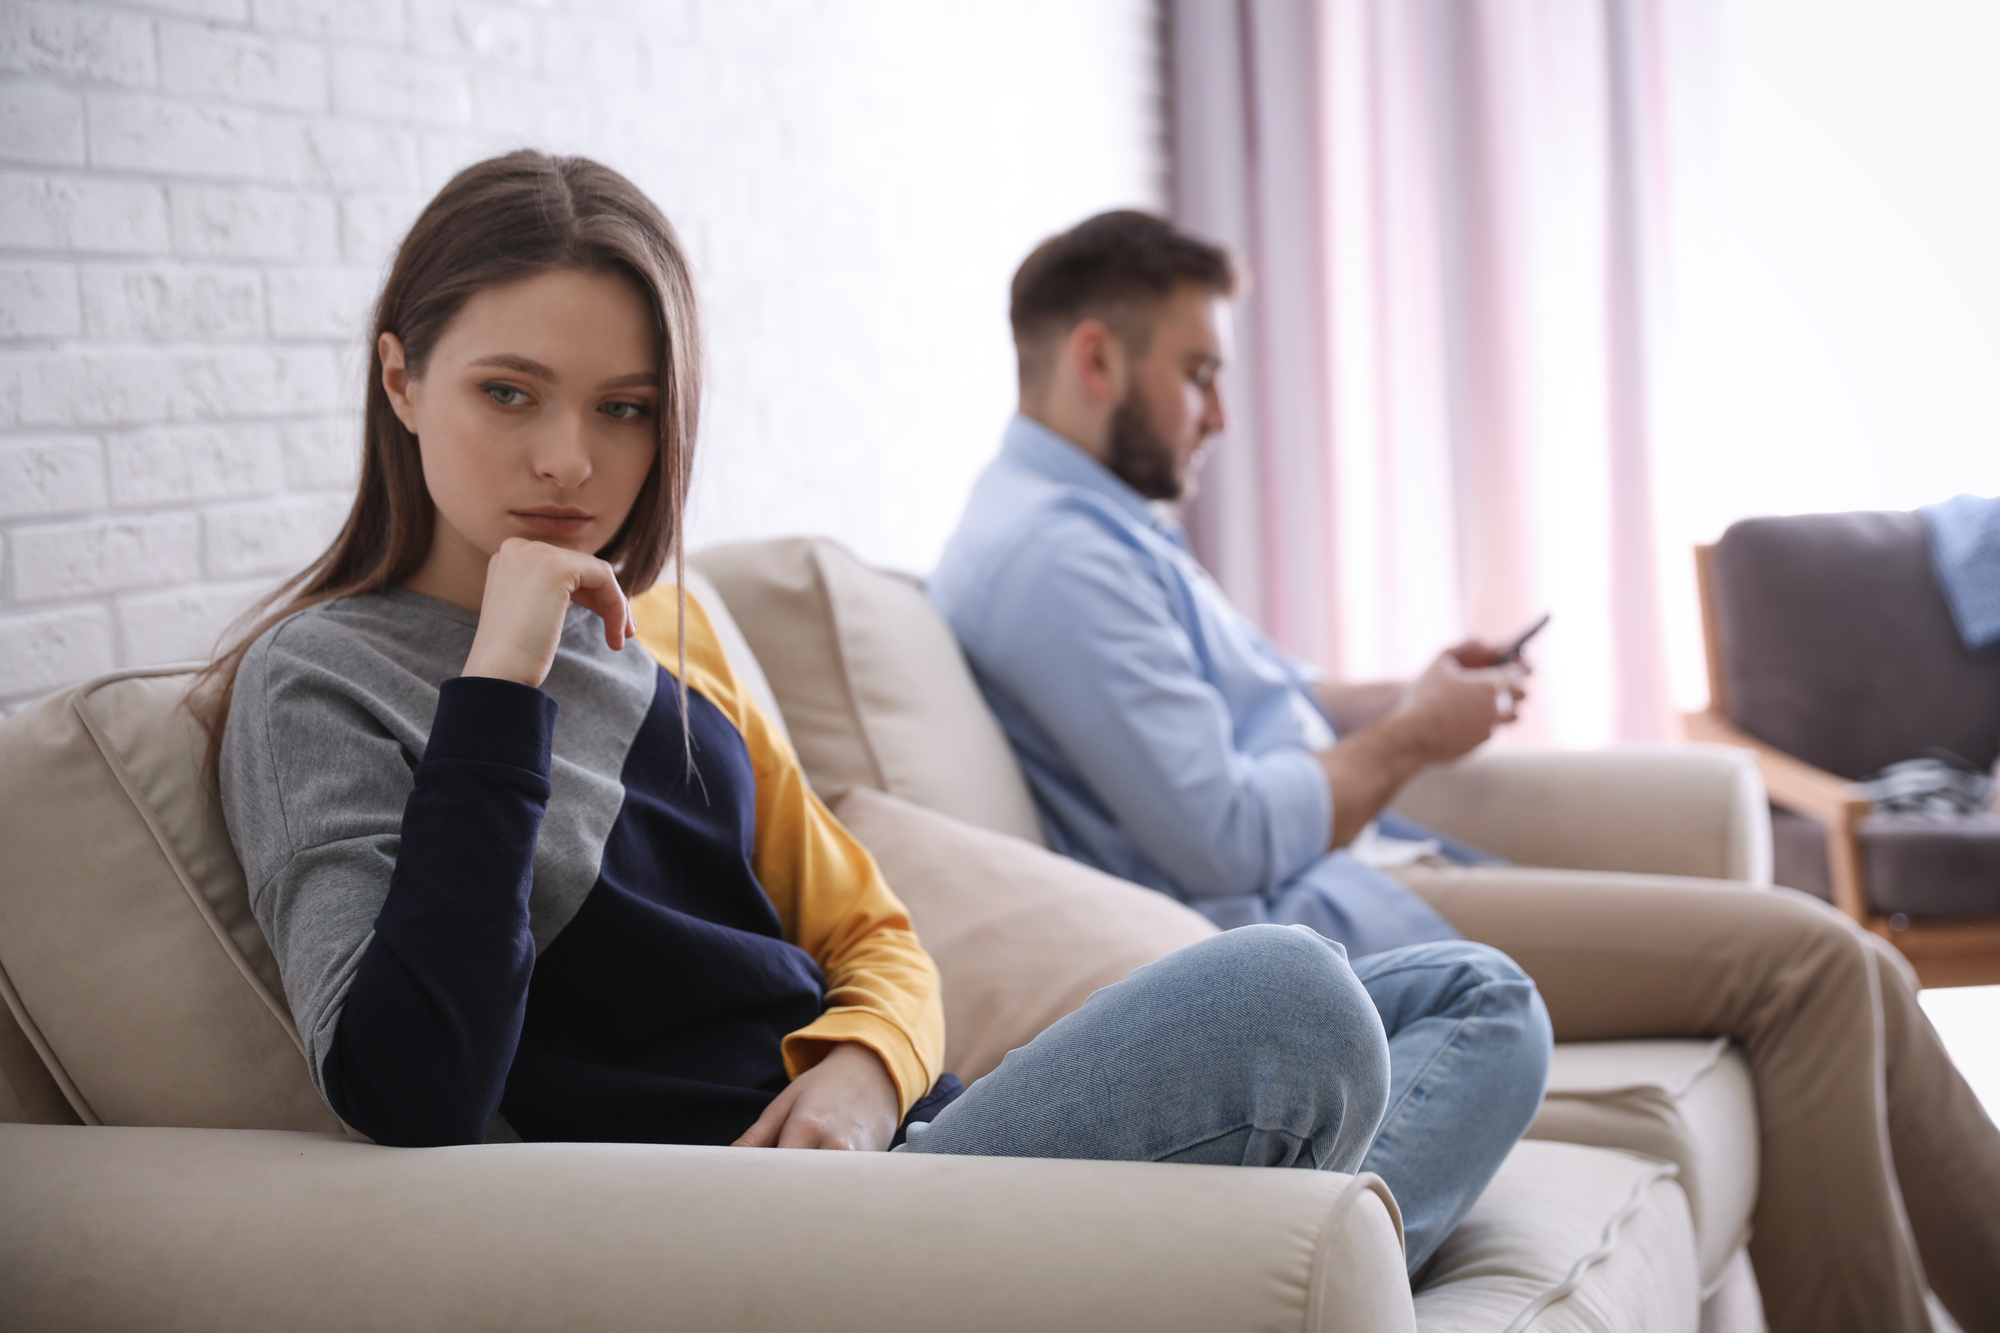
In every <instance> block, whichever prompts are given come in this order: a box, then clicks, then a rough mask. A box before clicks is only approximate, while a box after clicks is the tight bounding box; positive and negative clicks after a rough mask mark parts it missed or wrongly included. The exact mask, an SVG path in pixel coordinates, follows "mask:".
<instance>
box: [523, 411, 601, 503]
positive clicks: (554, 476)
mask: <svg viewBox="0 0 2000 1333" xmlns="http://www.w3.org/2000/svg"><path fill="white" fill-rule="evenodd" d="M534 466H535V475H536V476H537V477H539V478H541V479H542V480H544V481H546V482H549V483H550V484H551V485H555V486H560V487H562V488H563V489H564V490H573V489H575V488H576V487H578V486H581V485H583V483H584V482H586V481H588V480H589V479H590V437H589V434H588V432H587V431H586V430H585V427H584V423H583V422H582V421H581V420H579V419H577V417H576V416H575V415H573V414H571V413H567V412H559V413H555V414H552V416H551V419H550V421H549V424H548V429H547V431H546V432H544V433H543V434H542V437H541V438H540V439H538V440H537V441H536V442H535V454H534Z"/></svg>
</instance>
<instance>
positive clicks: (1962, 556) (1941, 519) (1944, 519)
mask: <svg viewBox="0 0 2000 1333" xmlns="http://www.w3.org/2000/svg"><path fill="white" fill-rule="evenodd" d="M1917 512H1918V513H1920V514H1922V515H1923V516H1924V524H1925V526H1926V527H1928V528H1929V529H1930V533H1931V569H1932V571H1933V572H1934V573H1935V574H1936V575H1937V581H1938V587H1939V588H1940V589H1941V590H1942V591H1943V592H1944V599H1945V601H1946V602H1948V603H1950V605H1951V618H1952V620H1953V621H1955V622H1956V623H1957V625H1958V633H1959V637H1960V638H1962V639H1964V640H1965V646H1966V647H1968V648H1970V649H1972V651H1974V652H1982V651H1984V650H1985V649H1988V648H1992V647H1994V646H1996V645H2000V499H1992V500H1988V499H1983V498H1981V497H1980V496H1977V495H1955V496H1953V497H1952V498H1951V499H1949V500H1946V501H1945V502H1944V503H1943V504H1934V505H1925V506H1924V507H1923V508H1922V509H1919V510H1918V511H1917Z"/></svg>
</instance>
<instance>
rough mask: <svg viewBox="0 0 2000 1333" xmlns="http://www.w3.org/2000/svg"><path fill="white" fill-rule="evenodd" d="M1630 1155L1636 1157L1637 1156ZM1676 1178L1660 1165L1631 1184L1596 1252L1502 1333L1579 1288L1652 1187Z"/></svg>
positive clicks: (1512, 1332)
mask: <svg viewBox="0 0 2000 1333" xmlns="http://www.w3.org/2000/svg"><path fill="white" fill-rule="evenodd" d="M1632 1155H1633V1156H1637V1154H1632ZM1679 1174H1680V1168H1679V1167H1677V1166H1675V1165H1674V1164H1673V1163H1672V1162H1660V1163H1658V1164H1656V1165H1655V1166H1654V1168H1653V1170H1652V1171H1650V1172H1649V1173H1647V1174H1646V1175H1644V1176H1641V1177H1640V1178H1639V1180H1638V1181H1637V1182H1635V1183H1634V1184H1633V1186H1632V1193H1631V1195H1630V1196H1629V1197H1628V1198H1627V1199H1626V1200H1625V1203H1624V1206H1623V1207H1621V1208H1620V1209H1619V1210H1618V1211H1617V1212H1615V1213H1613V1214H1612V1215H1611V1217H1610V1218H1609V1220H1607V1221H1606V1222H1605V1224H1604V1236H1603V1238H1602V1239H1601V1240H1599V1241H1598V1243H1597V1248H1596V1249H1594V1250H1592V1251H1590V1252H1589V1253H1588V1254H1585V1255H1583V1256H1582V1257H1581V1258H1579V1259H1578V1260H1577V1261H1576V1263H1575V1264H1573V1265H1571V1267H1570V1270H1569V1272H1568V1273H1567V1274H1565V1275H1564V1277H1563V1280H1562V1281H1560V1282H1558V1283H1556V1284H1555V1285H1554V1286H1553V1287H1550V1288H1549V1289H1548V1290H1547V1291H1544V1292H1543V1293H1541V1294H1540V1295H1539V1296H1537V1297H1535V1298H1534V1299H1533V1300H1531V1301H1529V1302H1528V1303H1527V1305H1525V1306H1523V1307H1522V1309H1521V1312H1520V1313H1519V1314H1517V1315H1515V1316H1514V1320H1513V1322H1512V1323H1510V1324H1508V1325H1507V1328H1506V1330H1505V1333H1522V1330H1524V1329H1526V1328H1527V1327H1528V1325H1529V1324H1531V1323H1533V1322H1534V1321H1535V1319H1536V1318H1537V1317H1538V1316H1539V1315H1540V1314H1541V1313H1542V1311H1544V1310H1546V1309H1548V1308H1549V1307H1550V1306H1551V1305H1554V1304H1555V1303H1556V1302H1557V1301H1559V1300H1562V1299H1563V1298H1564V1297H1565V1296H1568V1295H1569V1294H1570V1293H1571V1292H1573V1291H1575V1290H1576V1289H1577V1288H1578V1287H1580V1286H1582V1285H1583V1277H1584V1274H1586V1273H1588V1272H1589V1271H1590V1270H1591V1269H1593V1268H1595V1267H1596V1266H1597V1265H1598V1264H1600V1263H1603V1262H1604V1261H1605V1260H1606V1259H1608V1258H1610V1257H1611V1256H1612V1254H1613V1253H1614V1252H1616V1250H1617V1249H1618V1233H1619V1232H1620V1231H1622V1230H1624V1227H1625V1224H1626V1223H1627V1222H1629V1221H1630V1220H1631V1219H1632V1218H1633V1216H1634V1215H1636V1214H1637V1213H1638V1211H1639V1209H1640V1208H1642V1207H1644V1206H1645V1203H1646V1195H1647V1194H1649V1193H1651V1192H1652V1188H1653V1186H1655V1185H1657V1184H1659V1183H1660V1182H1661V1181H1662V1180H1671V1179H1673V1178H1674V1177H1675V1176H1678V1175H1679Z"/></svg>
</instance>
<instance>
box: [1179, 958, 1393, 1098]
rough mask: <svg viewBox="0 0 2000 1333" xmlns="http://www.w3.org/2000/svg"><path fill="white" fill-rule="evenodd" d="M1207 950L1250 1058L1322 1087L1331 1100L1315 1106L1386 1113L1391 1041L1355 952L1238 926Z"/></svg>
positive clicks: (1215, 989) (1218, 989) (1216, 992)
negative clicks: (1352, 958)
mask: <svg viewBox="0 0 2000 1333" xmlns="http://www.w3.org/2000/svg"><path fill="white" fill-rule="evenodd" d="M1197 947H1199V948H1204V949H1207V950H1208V951H1209V952H1210V955H1211V956H1210V958H1209V960H1208V962H1209V967H1210V969H1211V981H1212V985H1211V988H1210V991H1209V993H1210V995H1211V996H1213V997H1215V998H1216V999H1218V1000H1220V1001H1221V1002H1222V1003H1225V1004H1227V1005H1228V1006H1230V1007H1231V1008H1233V1009H1234V1010H1235V1012H1233V1013H1230V1014H1228V1015H1226V1016H1224V1021H1225V1022H1226V1023H1227V1024H1228V1026H1230V1027H1231V1028H1233V1029H1234V1030H1235V1031H1236V1032H1237V1033H1238V1034H1239V1037H1240V1038H1241V1039H1243V1052H1244V1054H1245V1055H1246V1057H1248V1058H1250V1059H1252V1060H1255V1061H1257V1062H1258V1063H1259V1064H1263V1065H1267V1066H1268V1067H1269V1068H1270V1070H1271V1071H1272V1072H1274V1073H1277V1074H1278V1075H1279V1076H1280V1077H1281V1078H1284V1079H1290V1078H1303V1079H1306V1080H1309V1081H1311V1082H1314V1083H1316V1084H1319V1085H1322V1086H1319V1087H1318V1088H1317V1092H1318V1093H1322V1094H1327V1095H1324V1096H1320V1095H1315V1096H1311V1097H1309V1098H1308V1099H1307V1100H1309V1101H1311V1102H1314V1103H1318V1104H1321V1105H1345V1106H1348V1107H1350V1108H1355V1109H1359V1108H1363V1107H1369V1106H1372V1107H1374V1108H1376V1109H1375V1111H1374V1112H1373V1114H1379V1113H1380V1107H1381V1106H1383V1105H1386V1104H1387V1101H1388V1095H1389V1043H1388V1038H1387V1036H1386V1035H1385V1034H1384V1033H1383V1030H1382V1020H1381V1017H1380V1015H1379V1014H1378V1013H1377V1012H1376V1010H1375V1004H1374V1001H1373V1000H1372V999H1370V998H1369V995H1368V992H1367V990H1366V989H1365V988H1364V987H1363V986H1362V984H1361V981H1360V979H1359V978H1358V977H1356V976H1355V975H1354V969H1353V968H1352V967H1351V966H1349V965H1348V961H1347V952H1346V950H1345V949H1343V948H1341V947H1340V946H1339V945H1338V944H1335V943H1333V942H1332V941H1331V940H1328V939H1326V938H1324V937H1322V936H1320V935H1319V934H1317V933H1315V932H1313V931H1311V930H1308V929H1307V928H1306V927H1304V926H1275V925H1257V926H1242V927H1238V928H1237V929H1235V930H1230V931H1225V932H1223V933H1222V934H1221V935H1218V936H1215V937H1214V938H1213V939H1210V940H1206V941H1204V942H1203V943H1202V945H1200V946H1197ZM1362 1114H1368V1112H1365V1111H1363V1112H1362Z"/></svg>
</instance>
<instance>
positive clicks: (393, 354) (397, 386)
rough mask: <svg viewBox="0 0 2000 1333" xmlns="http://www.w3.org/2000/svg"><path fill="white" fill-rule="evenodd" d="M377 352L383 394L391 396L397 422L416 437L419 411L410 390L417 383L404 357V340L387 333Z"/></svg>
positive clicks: (376, 348) (377, 342)
mask: <svg viewBox="0 0 2000 1333" xmlns="http://www.w3.org/2000/svg"><path fill="white" fill-rule="evenodd" d="M375 352H376V354H377V355H378V356H380V357H381V358H382V392H384V393H386V394H388V395H389V406H390V408H391V409H392V410H393V411H394V412H395V413H396V420H398V421H400V422H402V423H403V428H404V429H405V430H407V431H409V432H410V434H412V435H415V434H416V433H417V409H416V403H415V402H414V401H413V400H412V399H411V397H410V390H411V389H413V388H415V387H416V381H415V380H413V379H411V378H410V368H409V364H408V362H407V361H406V360H405V359H404V357H403V340H402V339H401V338H398V337H397V336H396V335H395V334H393V333H385V334H383V335H382V336H381V338H379V339H378V340H377V341H376V343H375Z"/></svg>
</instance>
